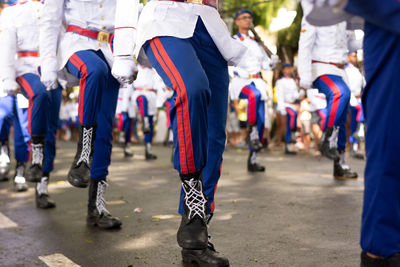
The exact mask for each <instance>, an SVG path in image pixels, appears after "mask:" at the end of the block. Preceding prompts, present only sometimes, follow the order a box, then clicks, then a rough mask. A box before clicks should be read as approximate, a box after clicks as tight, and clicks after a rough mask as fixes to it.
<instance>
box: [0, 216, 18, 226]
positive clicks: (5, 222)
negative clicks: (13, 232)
mask: <svg viewBox="0 0 400 267" xmlns="http://www.w3.org/2000/svg"><path fill="white" fill-rule="evenodd" d="M17 226H18V224H16V223H15V222H13V221H12V220H11V219H10V218H8V217H7V216H5V215H4V214H3V213H1V212H0V228H11V227H17Z"/></svg>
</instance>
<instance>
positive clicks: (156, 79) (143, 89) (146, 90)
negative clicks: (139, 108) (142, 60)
mask: <svg viewBox="0 0 400 267" xmlns="http://www.w3.org/2000/svg"><path fill="white" fill-rule="evenodd" d="M133 84H134V87H135V93H134V94H133V99H134V101H135V103H136V99H137V98H138V97H139V96H141V95H143V96H145V97H146V98H147V104H148V114H149V116H153V115H155V114H156V113H157V92H158V91H159V90H163V88H164V87H165V85H164V83H163V81H162V79H161V77H160V76H159V75H158V74H157V72H156V71H155V70H154V69H152V68H148V67H145V66H142V65H140V67H139V72H138V75H137V78H136V80H135V81H134V82H133Z"/></svg>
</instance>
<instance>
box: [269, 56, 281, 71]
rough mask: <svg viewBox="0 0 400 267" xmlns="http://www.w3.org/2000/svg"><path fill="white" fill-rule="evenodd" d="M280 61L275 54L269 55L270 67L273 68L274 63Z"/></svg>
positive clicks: (276, 63)
mask: <svg viewBox="0 0 400 267" xmlns="http://www.w3.org/2000/svg"><path fill="white" fill-rule="evenodd" d="M279 62H280V59H279V57H278V56H277V55H271V61H270V63H269V65H270V66H271V69H275V67H276V65H278V63H279Z"/></svg>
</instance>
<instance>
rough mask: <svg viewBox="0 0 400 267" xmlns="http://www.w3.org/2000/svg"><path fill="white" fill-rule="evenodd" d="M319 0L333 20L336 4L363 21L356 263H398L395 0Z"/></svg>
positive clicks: (398, 36)
mask: <svg viewBox="0 0 400 267" xmlns="http://www.w3.org/2000/svg"><path fill="white" fill-rule="evenodd" d="M318 2H319V4H325V5H326V6H328V7H327V8H332V7H330V6H333V7H334V8H335V12H333V11H331V13H332V14H334V16H332V20H333V22H336V20H337V19H338V16H339V15H340V12H338V10H340V8H344V9H345V11H347V12H350V13H352V14H355V15H357V16H361V17H363V18H364V19H365V21H366V22H365V26H364V32H365V37H364V69H365V78H366V87H365V88H364V92H363V95H362V101H363V107H364V112H365V122H366V125H367V131H366V136H365V139H366V140H365V145H366V153H367V154H366V158H367V162H366V168H365V191H364V204H363V213H362V222H361V248H362V251H363V252H362V253H361V267H380V266H389V267H394V266H400V243H399V242H398V240H399V239H400V216H399V210H400V201H399V198H400V195H399V191H400V179H399V166H400V158H399V156H398V151H399V149H400V142H399V137H398V133H399V125H400V121H399V119H400V118H399V116H398V115H397V114H398V112H397V110H398V100H399V98H400V95H399V93H400V91H399V90H398V89H399V87H400V82H399V79H398V76H397V75H398V69H399V64H398V63H399V62H400V15H399V14H400V2H399V1H390V0H385V1H377V0H370V1H362V0H349V1H348V2H343V1H335V0H331V1H329V2H328V1H323V0H320V1H318ZM324 14H326V13H325V12H324ZM316 15H318V12H317V13H316ZM339 19H340V17H339ZM328 22H329V21H328ZM325 23H326V22H325Z"/></svg>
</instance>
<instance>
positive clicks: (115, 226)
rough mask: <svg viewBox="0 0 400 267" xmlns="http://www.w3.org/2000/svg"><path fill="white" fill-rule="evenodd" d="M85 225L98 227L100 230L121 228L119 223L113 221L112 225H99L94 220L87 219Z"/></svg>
mask: <svg viewBox="0 0 400 267" xmlns="http://www.w3.org/2000/svg"><path fill="white" fill-rule="evenodd" d="M86 223H87V225H88V226H93V227H99V228H100V229H105V230H111V229H119V228H121V226H122V222H121V221H115V222H113V223H99V221H98V220H97V219H96V218H93V219H91V218H87V219H86Z"/></svg>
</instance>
